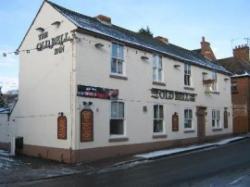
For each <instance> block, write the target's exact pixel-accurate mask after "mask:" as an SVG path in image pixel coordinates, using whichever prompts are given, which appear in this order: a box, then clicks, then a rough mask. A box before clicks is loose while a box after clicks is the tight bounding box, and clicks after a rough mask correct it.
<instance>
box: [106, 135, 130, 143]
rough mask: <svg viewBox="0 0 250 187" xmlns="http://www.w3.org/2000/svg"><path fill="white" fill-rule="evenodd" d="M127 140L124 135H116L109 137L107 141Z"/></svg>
mask: <svg viewBox="0 0 250 187" xmlns="http://www.w3.org/2000/svg"><path fill="white" fill-rule="evenodd" d="M128 140H129V139H128V137H126V136H116V137H110V138H109V142H126V141H128Z"/></svg>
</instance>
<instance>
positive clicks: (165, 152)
mask: <svg viewBox="0 0 250 187" xmlns="http://www.w3.org/2000/svg"><path fill="white" fill-rule="evenodd" d="M244 138H246V137H245V136H238V137H233V138H227V139H225V140H221V141H218V142H215V143H207V144H202V145H192V146H188V147H181V148H173V149H165V150H160V151H153V152H149V153H145V154H138V155H135V157H137V158H144V159H154V158H158V157H163V156H169V155H173V154H178V153H183V152H188V151H193V150H199V149H205V148H209V147H216V146H221V145H225V144H228V143H231V142H234V141H237V140H241V139H244Z"/></svg>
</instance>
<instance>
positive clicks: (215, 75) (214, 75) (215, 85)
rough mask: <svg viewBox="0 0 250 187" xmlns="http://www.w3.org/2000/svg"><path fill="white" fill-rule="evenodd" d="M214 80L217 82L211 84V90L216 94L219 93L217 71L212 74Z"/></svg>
mask: <svg viewBox="0 0 250 187" xmlns="http://www.w3.org/2000/svg"><path fill="white" fill-rule="evenodd" d="M212 79H213V80H215V81H214V82H213V83H212V84H211V88H212V90H213V91H214V92H215V91H218V75H217V73H216V72H215V71H213V72H212Z"/></svg>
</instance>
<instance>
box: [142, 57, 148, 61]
mask: <svg viewBox="0 0 250 187" xmlns="http://www.w3.org/2000/svg"><path fill="white" fill-rule="evenodd" d="M141 59H142V60H143V61H148V59H149V58H148V57H147V56H141Z"/></svg>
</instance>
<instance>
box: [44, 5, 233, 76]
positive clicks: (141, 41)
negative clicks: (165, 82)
mask: <svg viewBox="0 0 250 187" xmlns="http://www.w3.org/2000/svg"><path fill="white" fill-rule="evenodd" d="M47 2H48V3H49V4H50V5H51V6H52V7H54V8H55V9H56V10H57V11H59V12H60V13H61V14H62V15H63V16H65V17H66V18H67V19H68V20H70V21H71V22H72V23H74V24H75V25H76V26H77V27H78V28H79V29H81V30H83V31H87V32H90V33H95V34H97V35H101V36H105V37H108V38H111V39H114V40H117V41H120V42H123V43H125V44H130V45H133V46H135V47H139V48H143V49H147V50H150V51H154V52H158V53H161V54H164V55H166V56H169V57H171V58H174V59H178V60H180V61H183V62H185V63H190V64H193V65H197V66H201V67H204V68H207V69H211V70H215V71H217V72H221V73H224V74H230V72H228V71H227V70H226V69H225V68H224V67H222V66H220V65H218V64H216V63H214V62H211V61H209V60H207V59H206V58H204V57H203V56H202V55H200V54H197V53H195V52H192V51H190V50H187V49H184V48H182V47H179V46H176V45H173V44H170V43H169V44H163V43H161V42H159V41H157V40H156V39H153V38H151V37H146V36H143V35H140V34H138V33H136V32H133V31H129V30H127V29H124V28H121V27H118V26H116V25H113V24H110V25H106V24H103V23H101V22H100V21H98V20H97V19H96V18H93V17H89V16H85V15H82V14H80V13H77V12H74V11H72V10H69V9H66V8H64V7H61V6H59V5H57V4H55V3H52V2H50V1H47Z"/></svg>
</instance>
